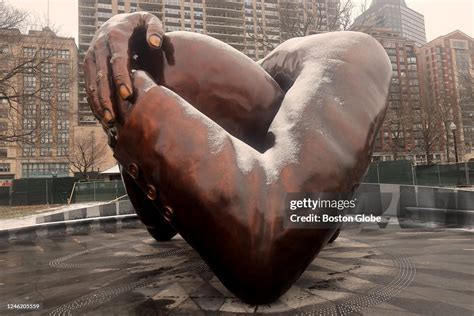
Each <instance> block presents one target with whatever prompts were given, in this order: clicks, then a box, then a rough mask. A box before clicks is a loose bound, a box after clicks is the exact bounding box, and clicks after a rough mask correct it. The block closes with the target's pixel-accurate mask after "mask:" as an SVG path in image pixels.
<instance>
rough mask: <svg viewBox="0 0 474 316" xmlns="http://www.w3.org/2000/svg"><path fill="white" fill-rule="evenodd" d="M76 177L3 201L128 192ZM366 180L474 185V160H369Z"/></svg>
mask: <svg viewBox="0 0 474 316" xmlns="http://www.w3.org/2000/svg"><path fill="white" fill-rule="evenodd" d="M77 180H78V179H77V178H73V177H69V178H55V177H53V178H27V179H17V180H13V181H12V183H11V186H9V187H0V205H12V206H15V205H35V204H67V203H69V202H70V203H79V202H94V201H111V200H114V199H118V198H120V197H123V196H124V195H126V191H125V187H124V185H123V182H122V181H121V180H111V181H89V182H78V181H77ZM362 182H365V183H391V184H406V185H423V186H435V187H444V186H449V187H456V186H474V162H463V163H456V164H435V165H419V166H415V165H413V164H412V162H411V161H408V160H401V161H383V162H373V163H371V164H370V166H369V169H368V171H367V174H366V177H365V178H364V180H363V181H362Z"/></svg>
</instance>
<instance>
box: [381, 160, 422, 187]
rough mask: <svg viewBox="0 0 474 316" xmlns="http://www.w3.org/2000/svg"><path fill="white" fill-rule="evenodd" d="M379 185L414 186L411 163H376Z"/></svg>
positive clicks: (400, 161) (402, 161)
mask: <svg viewBox="0 0 474 316" xmlns="http://www.w3.org/2000/svg"><path fill="white" fill-rule="evenodd" d="M378 167H379V170H378V171H379V179H380V183H392V184H414V181H413V172H412V167H411V161H409V160H396V161H381V162H379V163H378Z"/></svg>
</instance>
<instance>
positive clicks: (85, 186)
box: [74, 182, 96, 203]
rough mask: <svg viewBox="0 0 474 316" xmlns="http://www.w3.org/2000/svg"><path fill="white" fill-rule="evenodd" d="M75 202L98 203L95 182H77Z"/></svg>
mask: <svg viewBox="0 0 474 316" xmlns="http://www.w3.org/2000/svg"><path fill="white" fill-rule="evenodd" d="M74 201H75V202H76V203H79V202H93V201H96V200H95V188H94V182H76V186H75V188H74Z"/></svg>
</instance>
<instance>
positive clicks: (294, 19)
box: [247, 0, 354, 50]
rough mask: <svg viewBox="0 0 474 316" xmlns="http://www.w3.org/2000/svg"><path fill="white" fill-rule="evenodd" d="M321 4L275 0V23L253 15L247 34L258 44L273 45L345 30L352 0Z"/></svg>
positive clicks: (347, 27)
mask: <svg viewBox="0 0 474 316" xmlns="http://www.w3.org/2000/svg"><path fill="white" fill-rule="evenodd" d="M328 5H331V7H327V8H326V7H323V6H322V4H321V3H319V2H316V1H311V0H309V1H305V2H303V1H294V0H281V1H279V3H278V8H277V14H278V23H269V20H267V18H265V19H264V18H263V17H260V16H257V17H256V26H257V28H256V32H248V33H247V37H248V38H250V39H252V40H254V41H255V42H256V43H257V45H259V46H260V47H265V48H267V49H268V50H272V49H274V48H275V47H276V46H277V45H278V44H280V43H282V42H283V41H285V40H287V39H290V38H293V37H302V36H307V35H310V34H316V33H322V32H330V31H340V30H347V29H349V27H350V24H351V22H352V11H353V7H354V6H353V4H352V0H341V1H337V2H329V3H328Z"/></svg>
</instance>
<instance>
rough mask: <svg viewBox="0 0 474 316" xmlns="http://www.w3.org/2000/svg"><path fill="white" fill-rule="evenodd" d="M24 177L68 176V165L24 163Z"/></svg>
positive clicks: (22, 168)
mask: <svg viewBox="0 0 474 316" xmlns="http://www.w3.org/2000/svg"><path fill="white" fill-rule="evenodd" d="M21 172H22V176H23V177H35V176H53V175H64V176H66V175H68V173H69V165H68V164H67V163H23V164H22V165H21Z"/></svg>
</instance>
